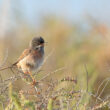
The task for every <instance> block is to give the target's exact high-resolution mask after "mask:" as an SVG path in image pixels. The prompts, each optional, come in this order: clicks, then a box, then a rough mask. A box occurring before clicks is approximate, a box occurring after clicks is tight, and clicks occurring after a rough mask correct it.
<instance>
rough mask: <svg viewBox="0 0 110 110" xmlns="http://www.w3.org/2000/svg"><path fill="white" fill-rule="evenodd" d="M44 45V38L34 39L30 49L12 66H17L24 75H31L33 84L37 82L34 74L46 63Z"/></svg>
mask: <svg viewBox="0 0 110 110" xmlns="http://www.w3.org/2000/svg"><path fill="white" fill-rule="evenodd" d="M44 43H45V41H44V39H43V38H42V37H34V38H33V39H32V41H31V42H30V45H29V48H27V49H25V50H24V51H23V53H22V54H21V56H20V57H19V58H18V60H17V62H15V63H14V64H12V66H11V67H13V66H17V68H18V69H20V70H21V71H22V72H23V73H25V74H29V75H30V76H31V78H32V80H33V84H34V83H35V80H34V78H33V76H32V72H33V71H37V70H38V69H39V67H40V66H41V65H42V63H43V61H44ZM8 68H9V67H8ZM4 69H7V68H4ZM1 70H3V69H1Z"/></svg>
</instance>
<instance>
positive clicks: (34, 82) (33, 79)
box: [28, 72, 36, 85]
mask: <svg viewBox="0 0 110 110" xmlns="http://www.w3.org/2000/svg"><path fill="white" fill-rule="evenodd" d="M28 73H29V75H30V77H31V78H32V81H33V82H32V85H35V84H36V80H35V78H34V77H33V75H32V73H31V72H28Z"/></svg>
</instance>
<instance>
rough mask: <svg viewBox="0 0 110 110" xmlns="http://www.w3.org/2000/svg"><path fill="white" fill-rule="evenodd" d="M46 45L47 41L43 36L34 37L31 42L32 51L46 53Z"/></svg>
mask: <svg viewBox="0 0 110 110" xmlns="http://www.w3.org/2000/svg"><path fill="white" fill-rule="evenodd" d="M44 43H45V41H44V39H43V38H42V37H41V36H39V37H34V38H33V39H32V40H31V42H30V48H31V49H32V50H37V51H42V52H44Z"/></svg>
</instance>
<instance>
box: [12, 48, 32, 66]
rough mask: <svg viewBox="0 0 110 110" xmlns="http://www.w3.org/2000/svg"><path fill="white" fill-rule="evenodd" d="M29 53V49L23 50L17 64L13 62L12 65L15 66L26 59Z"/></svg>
mask: <svg viewBox="0 0 110 110" xmlns="http://www.w3.org/2000/svg"><path fill="white" fill-rule="evenodd" d="M30 52H31V51H30V49H25V50H24V51H23V52H22V54H21V56H20V57H19V58H18V60H17V62H15V63H14V64H13V65H16V64H17V63H18V62H19V61H20V60H22V59H23V58H24V57H26V56H27V55H29V53H30Z"/></svg>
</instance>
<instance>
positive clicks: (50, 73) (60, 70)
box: [40, 67, 65, 81]
mask: <svg viewBox="0 0 110 110" xmlns="http://www.w3.org/2000/svg"><path fill="white" fill-rule="evenodd" d="M63 69H65V67H62V68H59V69H56V70H55V71H53V72H50V73H48V74H46V75H45V76H44V77H43V78H41V79H40V81H42V80H44V79H45V78H47V77H48V76H50V75H52V74H54V73H56V72H58V71H61V70H63Z"/></svg>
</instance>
